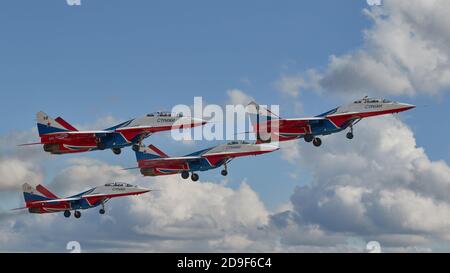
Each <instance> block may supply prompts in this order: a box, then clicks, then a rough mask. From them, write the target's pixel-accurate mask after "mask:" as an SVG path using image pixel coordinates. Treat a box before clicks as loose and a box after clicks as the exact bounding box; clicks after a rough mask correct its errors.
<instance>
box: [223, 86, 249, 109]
mask: <svg viewBox="0 0 450 273" xmlns="http://www.w3.org/2000/svg"><path fill="white" fill-rule="evenodd" d="M227 95H228V103H230V104H232V105H244V106H246V105H247V104H249V103H250V102H251V101H254V99H253V98H252V97H251V96H249V95H247V94H246V93H245V92H244V91H242V90H239V89H230V90H228V91H227Z"/></svg>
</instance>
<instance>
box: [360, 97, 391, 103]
mask: <svg viewBox="0 0 450 273" xmlns="http://www.w3.org/2000/svg"><path fill="white" fill-rule="evenodd" d="M353 103H392V101H390V100H387V99H374V98H369V97H367V96H366V97H364V98H363V99H361V100H357V101H354V102H353Z"/></svg>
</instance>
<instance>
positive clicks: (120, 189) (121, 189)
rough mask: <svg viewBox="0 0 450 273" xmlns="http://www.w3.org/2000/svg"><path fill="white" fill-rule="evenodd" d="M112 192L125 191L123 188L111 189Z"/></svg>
mask: <svg viewBox="0 0 450 273" xmlns="http://www.w3.org/2000/svg"><path fill="white" fill-rule="evenodd" d="M111 190H112V191H125V188H112V189H111Z"/></svg>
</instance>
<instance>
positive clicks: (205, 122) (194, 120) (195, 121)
mask: <svg viewBox="0 0 450 273" xmlns="http://www.w3.org/2000/svg"><path fill="white" fill-rule="evenodd" d="M192 123H193V124H199V125H200V124H201V125H205V124H207V123H208V122H207V121H206V120H204V119H201V118H192Z"/></svg>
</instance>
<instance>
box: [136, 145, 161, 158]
mask: <svg viewBox="0 0 450 273" xmlns="http://www.w3.org/2000/svg"><path fill="white" fill-rule="evenodd" d="M135 153H136V160H137V161H141V160H150V159H158V158H167V157H169V156H168V155H167V154H165V153H164V152H162V151H161V150H160V149H158V148H156V147H155V146H154V145H150V146H148V147H144V146H141V147H140V148H139V150H138V151H137V152H135Z"/></svg>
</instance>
